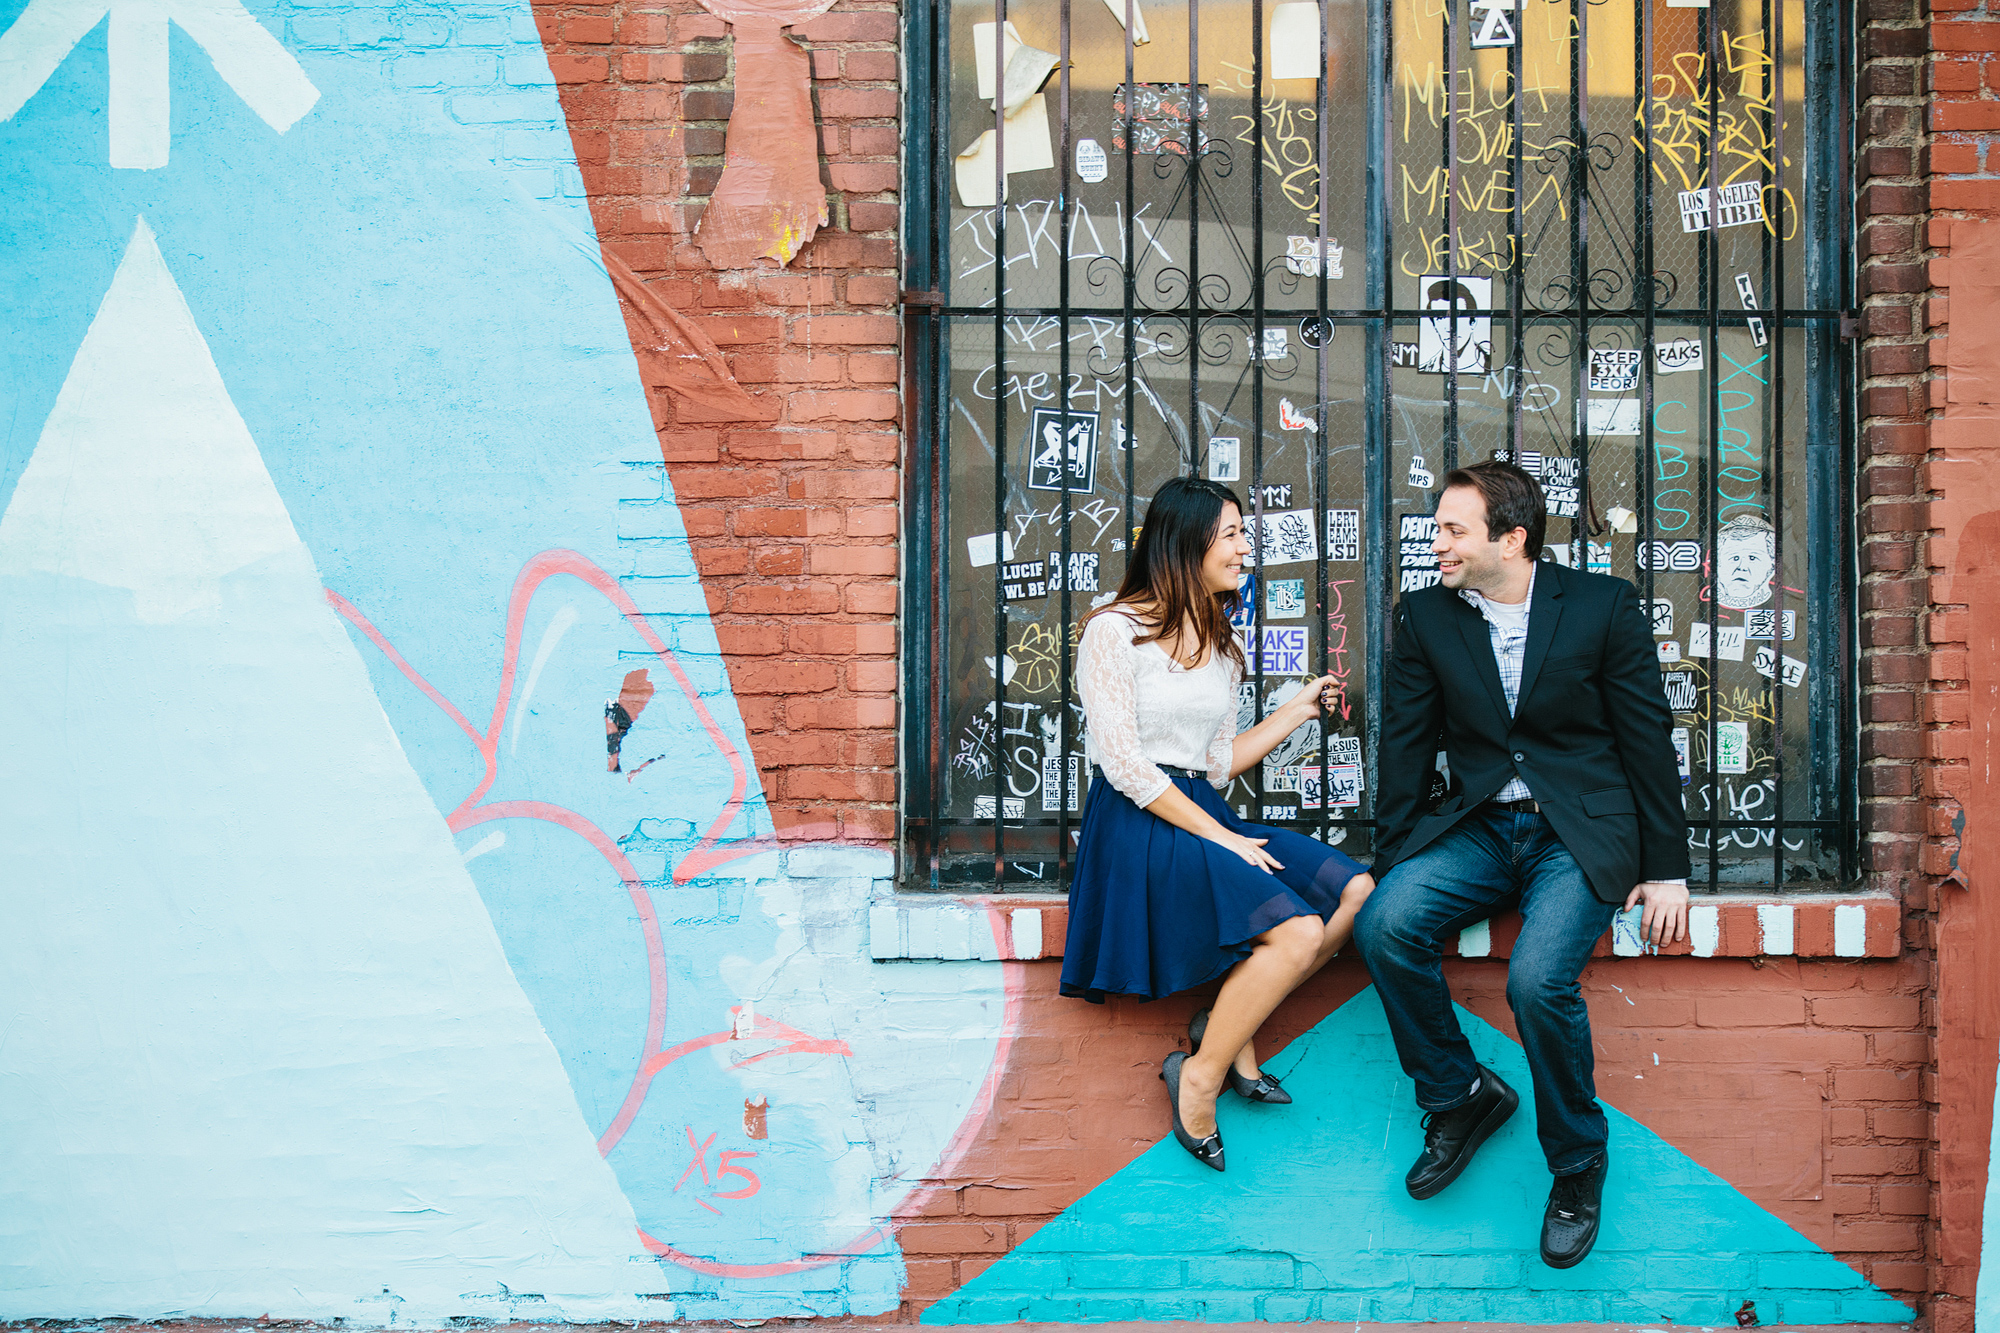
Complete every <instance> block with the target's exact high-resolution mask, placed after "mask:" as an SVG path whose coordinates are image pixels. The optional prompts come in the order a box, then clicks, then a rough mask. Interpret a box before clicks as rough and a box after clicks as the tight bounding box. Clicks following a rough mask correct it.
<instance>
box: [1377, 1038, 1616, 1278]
mask: <svg viewBox="0 0 2000 1333" xmlns="http://www.w3.org/2000/svg"><path fill="white" fill-rule="evenodd" d="M1478 1069H1479V1091H1478V1092H1475V1093H1473V1094H1472V1096H1471V1097H1470V1098H1469V1099H1468V1100H1466V1101H1465V1102H1464V1103H1462V1104H1460V1105H1458V1106H1454V1107H1452V1108H1451V1109H1450V1110H1449V1111H1427V1112H1425V1113H1424V1150H1423V1152H1422V1153H1420V1154H1419V1155H1418V1157H1417V1161H1416V1165H1414V1166H1412V1167H1411V1168H1410V1173H1409V1175H1407V1176H1405V1177H1404V1178H1403V1184H1404V1186H1405V1187H1406V1188H1408V1190H1409V1191H1410V1197H1411V1198H1412V1199H1428V1198H1430V1197H1431V1195H1433V1194H1436V1193H1437V1192H1438V1191H1439V1190H1441V1189H1443V1188H1444V1187H1445V1186H1446V1185H1449V1184H1451V1182H1452V1181H1454V1180H1457V1179H1458V1175H1459V1172H1461V1171H1463V1170H1465V1168H1466V1167H1467V1166H1469V1165H1471V1164H1472V1154H1474V1153H1476V1152H1478V1151H1479V1145H1480V1144H1482V1143H1484V1142H1486V1140H1487V1139H1489V1138H1491V1137H1492V1135H1493V1131H1494V1130H1496V1129H1498V1128H1500V1126H1502V1125H1504V1124H1506V1123H1507V1117H1508V1116H1510V1115H1512V1114H1514V1108H1515V1107H1517V1106H1519V1105H1520V1104H1521V1094H1520V1093H1518V1092H1516V1091H1514V1090H1513V1089H1512V1088H1510V1087H1508V1086H1507V1085H1506V1083H1504V1082H1503V1081H1502V1080H1501V1078H1500V1076H1499V1075H1498V1074H1496V1073H1494V1072H1493V1071H1492V1070H1490V1069H1488V1068H1487V1067H1486V1066H1485V1065H1480V1066H1478ZM1579 1257H1580V1256H1579Z"/></svg>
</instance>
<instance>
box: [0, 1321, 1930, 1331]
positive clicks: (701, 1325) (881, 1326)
mask: <svg viewBox="0 0 2000 1333" xmlns="http://www.w3.org/2000/svg"><path fill="white" fill-rule="evenodd" d="M1290 1326H1291V1327H1295V1328H1296V1327H1304V1326H1305V1325H1304V1324H1302V1323H1295V1324H1292V1325H1290ZM1316 1326H1317V1327H1321V1328H1338V1329H1342V1330H1348V1331H1350V1333H1410V1330H1411V1329H1412V1328H1416V1327H1421V1328H1422V1329H1423V1330H1424V1333H1669V1330H1668V1329H1667V1328H1665V1327H1663V1326H1662V1325H1659V1324H1450V1323H1434V1324H1423V1325H1413V1324H1366V1323H1348V1322H1346V1321H1340V1322H1327V1323H1322V1324H1318V1325H1316ZM355 1327H357V1326H356V1325H354V1324H352V1323H340V1324H328V1323H315V1322H311V1321H307V1320H293V1319H285V1320H273V1319H172V1320H166V1321H157V1322H154V1321H140V1322H134V1321H131V1320H125V1319H105V1320H97V1319H33V1320H19V1321H15V1322H0V1331H4V1333H17V1331H18V1333H49V1330H51V1329H62V1330H64V1333H271V1330H273V1329H286V1330H307V1329H324V1330H327V1333H352V1331H353V1329H354V1328H355ZM413 1327H421V1325H417V1326H413ZM478 1327H479V1329H480V1333H737V1331H738V1330H740V1329H745V1328H758V1327H771V1328H810V1329H826V1330H833V1329H838V1330H839V1331H840V1333H909V1329H910V1328H911V1327H912V1325H910V1324H906V1323H883V1322H882V1321H880V1320H879V1319H857V1318H852V1317H848V1318H826V1319H801V1318H786V1319H736V1320H729V1321H725V1322H714V1321H709V1320H685V1321H682V1320H675V1321H671V1322H667V1321H661V1322H653V1321H646V1322H632V1323H609V1324H570V1323H559V1322H554V1321H550V1322H542V1321H525V1320H524V1321H506V1322H501V1321H493V1322H487V1323H482V1324H480V1325H479V1326H478ZM951 1327H952V1328H953V1329H954V1330H955V1333H1072V1331H1073V1330H1075V1329H1076V1328H1077V1327H1079V1326H1078V1325H1076V1324H954V1325H952V1326H951ZM1086 1327H1088V1328H1089V1329H1090V1330H1091V1333H1271V1331H1272V1329H1274V1328H1278V1327H1284V1325H1280V1324H1277V1323H1270V1322H1267V1323H1256V1324H1196V1323H1186V1322H1174V1321H1160V1322H1154V1323H1136V1324H1135V1323H1127V1324H1090V1325H1087V1326H1086ZM1682 1327H1686V1326H1682ZM1764 1327H1767V1328H1778V1327H1782V1328H1786V1329H1789V1330H1791V1333H1910V1330H1911V1329H1913V1328H1915V1327H1916V1325H1914V1324H1784V1325H1775V1324H1769V1325H1764ZM1700 1333H1724V1329H1723V1328H1722V1327H1720V1326H1716V1327H1702V1328H1701V1329H1700Z"/></svg>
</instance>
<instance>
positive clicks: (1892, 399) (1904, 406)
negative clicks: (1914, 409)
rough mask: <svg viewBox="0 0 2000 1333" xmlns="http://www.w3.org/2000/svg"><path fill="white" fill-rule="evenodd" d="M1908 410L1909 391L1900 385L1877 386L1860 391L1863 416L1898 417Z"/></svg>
mask: <svg viewBox="0 0 2000 1333" xmlns="http://www.w3.org/2000/svg"><path fill="white" fill-rule="evenodd" d="M1909 410H1910V391H1909V390H1908V389H1906V388H1904V387H1903V386H1902V385H1900V384H1894V385H1878V386H1876V387H1875V388H1872V389H1864V390H1862V391H1861V411H1862V414H1863V415H1864V416H1871V417H1900V416H1903V415H1906V414H1907V413H1908V412H1909Z"/></svg>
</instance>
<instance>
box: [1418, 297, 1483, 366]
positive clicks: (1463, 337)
mask: <svg viewBox="0 0 2000 1333" xmlns="http://www.w3.org/2000/svg"><path fill="white" fill-rule="evenodd" d="M1424 305H1425V308H1426V309H1428V310H1429V311H1430V312H1431V323H1432V325H1433V326H1435V327H1436V329H1437V335H1438V341H1439V342H1441V343H1443V344H1445V345H1446V346H1447V347H1449V348H1451V351H1452V355H1453V356H1454V357H1456V356H1457V355H1458V353H1460V352H1463V351H1464V350H1465V349H1466V348H1467V347H1468V346H1469V345H1471V342H1472V338H1473V335H1474V334H1475V333H1476V332H1477V328H1476V327H1475V326H1474V324H1473V322H1472V321H1473V319H1474V318H1475V317H1476V315H1477V312H1476V311H1475V310H1474V309H1473V308H1472V305H1471V303H1469V302H1464V303H1461V302H1458V301H1453V300H1451V299H1450V298H1449V297H1443V296H1439V297H1435V298H1433V299H1432V300H1430V301H1427V302H1425V303H1424ZM1454 307H1456V308H1457V310H1458V325H1457V330H1456V332H1455V333H1454V331H1453V326H1452V320H1451V312H1452V309H1453V308H1454Z"/></svg>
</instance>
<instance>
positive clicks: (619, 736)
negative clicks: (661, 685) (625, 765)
mask: <svg viewBox="0 0 2000 1333" xmlns="http://www.w3.org/2000/svg"><path fill="white" fill-rule="evenodd" d="M652 699H653V682H652V679H651V678H650V677H649V676H647V674H646V668H644V667H640V668H638V669H637V670H634V671H628V672H626V673H625V683H624V684H623V685H621V686H619V687H618V697H617V698H616V699H609V700H606V701H605V704H604V749H605V751H606V753H607V756H608V757H607V758H606V759H605V761H604V769H605V771H606V772H607V773H616V772H618V771H619V769H618V752H619V750H620V749H622V748H623V747H624V745H625V737H626V736H627V735H628V734H629V733H630V732H631V730H632V724H633V723H635V722H637V721H638V720H639V714H641V713H643V712H645V711H646V705H647V704H649V703H651V702H652ZM648 762H649V763H650V762H651V761H650V760H649V761H648Z"/></svg>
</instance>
